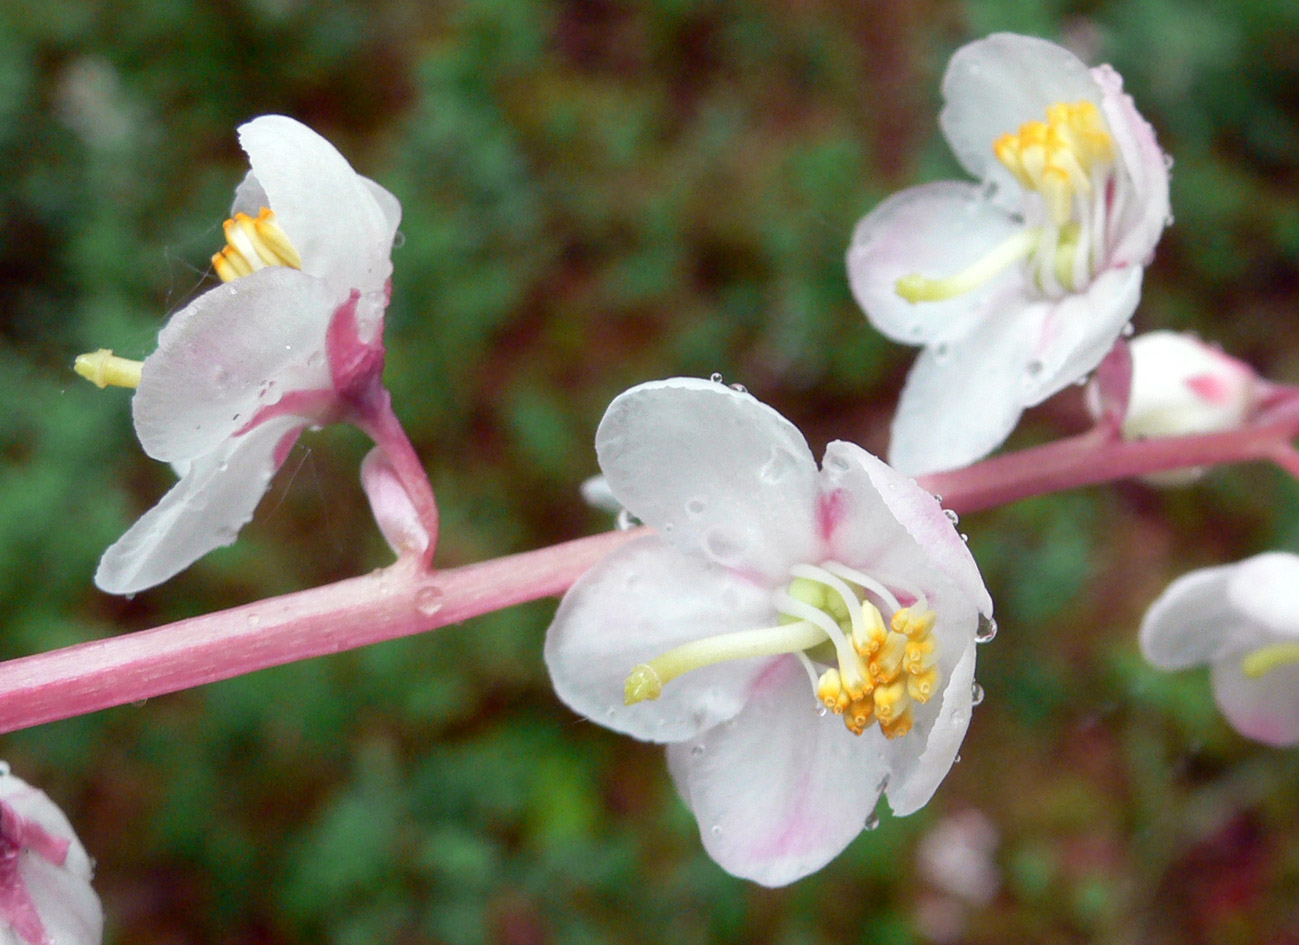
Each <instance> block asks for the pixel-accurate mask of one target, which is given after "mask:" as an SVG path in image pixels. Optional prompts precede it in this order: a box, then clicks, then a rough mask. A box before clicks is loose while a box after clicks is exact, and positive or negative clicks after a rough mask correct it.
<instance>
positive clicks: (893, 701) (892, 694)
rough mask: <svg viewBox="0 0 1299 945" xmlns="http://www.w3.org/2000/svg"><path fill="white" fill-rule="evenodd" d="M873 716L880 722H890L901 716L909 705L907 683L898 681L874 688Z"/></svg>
mask: <svg viewBox="0 0 1299 945" xmlns="http://www.w3.org/2000/svg"><path fill="white" fill-rule="evenodd" d="M874 696H875V714H876V715H877V716H879V720H880V721H881V722H892V721H894V720H895V719H897V718H898V717H899V716H901V715H902V713H903V712H905V711H906V710H907V708H908V707H909V706H910V705H911V697H910V696H909V695H907V681H906V680H905V679H899V680H897V681H896V682H891V683H886V684H885V685H882V686H876V687H875V692H874Z"/></svg>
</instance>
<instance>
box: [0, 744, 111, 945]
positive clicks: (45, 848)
mask: <svg viewBox="0 0 1299 945" xmlns="http://www.w3.org/2000/svg"><path fill="white" fill-rule="evenodd" d="M0 766H2V767H3V773H0V943H3V945H98V943H99V942H100V940H101V939H102V938H103V933H104V912H103V909H102V907H101V906H100V904H99V897H98V896H96V895H95V891H94V889H92V888H91V885H90V877H91V872H92V870H91V864H90V858H89V857H88V856H87V855H86V850H85V848H84V847H83V846H82V845H81V841H80V840H78V839H77V836H76V834H75V833H73V830H72V825H71V824H70V823H68V818H66V817H65V816H63V812H62V811H61V810H59V808H58V807H57V806H56V805H55V804H54V802H53V801H51V800H50V799H49V798H48V797H46V796H45V794H44V793H43V792H41V791H38V790H37V789H36V788H34V787H32V786H31V785H29V784H28V783H27V782H26V781H23V780H22V779H21V778H16V777H14V776H13V775H11V774H10V773H9V770H8V766H7V765H3V763H0Z"/></svg>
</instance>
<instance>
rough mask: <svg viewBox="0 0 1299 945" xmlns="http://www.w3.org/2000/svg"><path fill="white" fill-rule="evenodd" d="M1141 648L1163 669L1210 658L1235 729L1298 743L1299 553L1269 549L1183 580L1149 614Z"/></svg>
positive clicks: (1216, 690)
mask: <svg viewBox="0 0 1299 945" xmlns="http://www.w3.org/2000/svg"><path fill="white" fill-rule="evenodd" d="M1141 652H1142V653H1144V654H1145V656H1146V659H1148V660H1150V662H1151V663H1153V664H1154V665H1155V666H1157V667H1159V668H1160V669H1186V668H1188V667H1191V666H1198V665H1201V664H1203V663H1208V664H1209V666H1210V677H1211V679H1212V685H1213V696H1214V699H1215V700H1216V701H1217V703H1218V708H1219V709H1221V710H1222V714H1223V715H1225V716H1226V717H1227V721H1229V722H1230V723H1231V724H1232V726H1233V727H1234V728H1235V729H1236V730H1237V731H1238V732H1240V733H1241V734H1242V735H1247V736H1249V737H1250V738H1254V739H1257V740H1258V741H1261V742H1267V743H1268V744H1270V745H1297V744H1299V556H1296V555H1293V554H1288V553H1283V552H1270V553H1267V554H1261V555H1257V556H1255V557H1253V558H1247V559H1246V560H1244V561H1241V562H1238V563H1237V564H1228V565H1221V566H1219V567H1214V568H1203V569H1201V570H1199V571H1192V572H1191V573H1190V574H1186V575H1184V576H1182V577H1180V578H1178V579H1177V580H1176V581H1174V582H1173V583H1172V584H1170V585H1169V586H1168V589H1167V590H1165V591H1164V593H1163V594H1161V595H1160V596H1159V599H1158V600H1156V601H1155V602H1154V604H1152V605H1151V607H1150V610H1149V611H1148V612H1147V613H1146V617H1145V620H1144V621H1142V624H1141Z"/></svg>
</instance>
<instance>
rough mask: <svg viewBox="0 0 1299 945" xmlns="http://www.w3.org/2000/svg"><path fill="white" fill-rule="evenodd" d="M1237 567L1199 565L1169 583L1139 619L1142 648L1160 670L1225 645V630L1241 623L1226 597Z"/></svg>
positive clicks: (1198, 659) (1200, 659)
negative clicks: (1142, 617) (1141, 618)
mask: <svg viewBox="0 0 1299 945" xmlns="http://www.w3.org/2000/svg"><path fill="white" fill-rule="evenodd" d="M1237 567H1238V565H1234V564H1227V565H1220V566H1218V567H1214V568H1201V569H1200V570H1198V571H1192V572H1191V573H1189V574H1184V575H1182V576H1181V577H1180V578H1178V579H1177V580H1175V581H1173V583H1171V584H1169V585H1168V587H1167V588H1166V589H1165V590H1164V592H1163V593H1162V594H1160V595H1159V597H1158V598H1157V599H1156V600H1155V602H1154V603H1153V604H1151V605H1150V609H1149V610H1147V611H1146V616H1145V618H1144V619H1143V620H1142V621H1141V632H1140V635H1139V641H1140V644H1141V652H1142V653H1143V654H1145V657H1146V659H1148V660H1149V661H1150V662H1151V663H1153V664H1154V665H1155V666H1157V667H1159V668H1160V669H1186V668H1187V667H1189V666H1198V665H1199V664H1201V663H1207V662H1209V661H1211V660H1214V659H1217V658H1218V656H1219V655H1221V654H1222V653H1224V652H1225V650H1226V649H1228V648H1229V641H1228V639H1227V635H1226V634H1225V633H1224V632H1223V631H1224V628H1226V627H1230V626H1233V625H1235V624H1238V623H1240V622H1241V615H1240V613H1239V611H1238V610H1237V609H1236V608H1235V607H1234V606H1233V605H1232V604H1231V602H1230V601H1229V600H1228V599H1227V586H1228V584H1229V583H1230V581H1231V580H1232V574H1233V572H1234V571H1235V570H1236V568H1237Z"/></svg>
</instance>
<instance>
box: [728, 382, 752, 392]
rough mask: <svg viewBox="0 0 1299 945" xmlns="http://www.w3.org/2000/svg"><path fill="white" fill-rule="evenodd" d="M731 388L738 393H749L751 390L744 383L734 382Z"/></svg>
mask: <svg viewBox="0 0 1299 945" xmlns="http://www.w3.org/2000/svg"><path fill="white" fill-rule="evenodd" d="M731 390H733V391H735V392H736V393H737V394H747V393H748V392H749V389H748V388H747V387H745V386H744V385H743V384H732V385H731Z"/></svg>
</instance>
